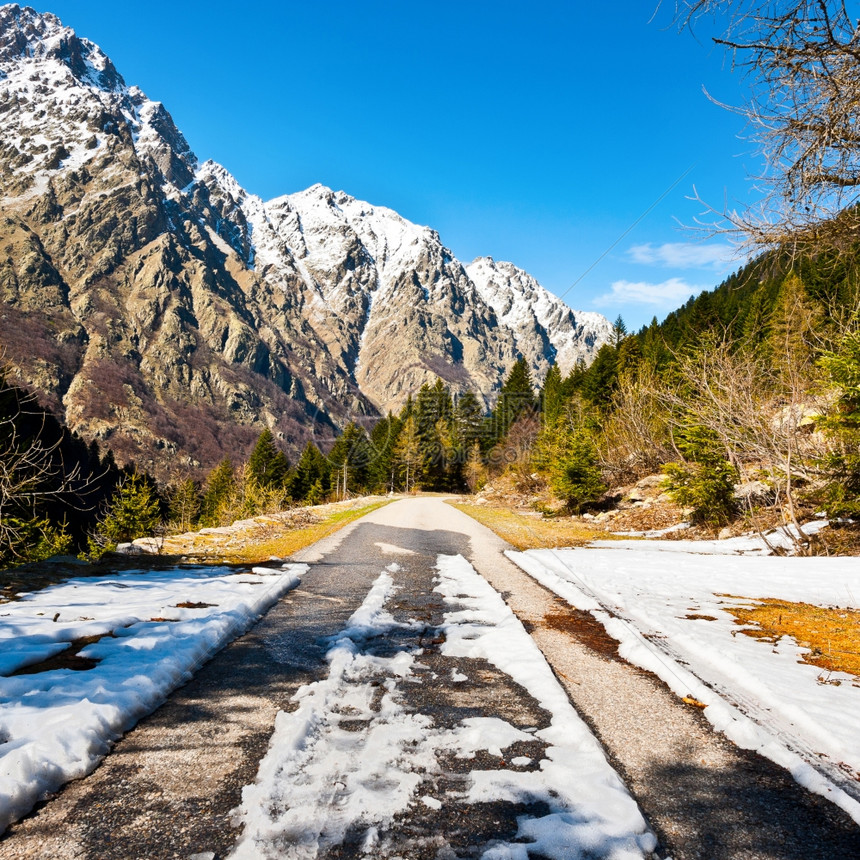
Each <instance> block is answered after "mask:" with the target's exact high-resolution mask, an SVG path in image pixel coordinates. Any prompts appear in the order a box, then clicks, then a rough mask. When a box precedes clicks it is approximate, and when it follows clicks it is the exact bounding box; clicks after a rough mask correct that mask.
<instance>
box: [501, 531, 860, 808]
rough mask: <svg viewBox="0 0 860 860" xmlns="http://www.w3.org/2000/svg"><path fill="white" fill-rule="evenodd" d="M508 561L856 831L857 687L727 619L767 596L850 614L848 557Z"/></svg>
mask: <svg viewBox="0 0 860 860" xmlns="http://www.w3.org/2000/svg"><path fill="white" fill-rule="evenodd" d="M507 555H508V556H509V557H510V558H511V560H512V561H514V562H516V563H517V564H518V565H519V566H520V567H521V568H522V569H523V570H525V571H526V572H527V573H529V574H530V575H532V576H533V577H534V578H535V579H536V580H537V581H538V582H540V583H541V584H543V585H545V586H546V587H547V588H549V589H551V590H552V591H554V592H555V593H556V594H558V595H559V596H560V597H562V598H563V599H564V600H566V601H567V602H568V603H570V604H571V605H572V606H575V607H576V608H578V609H582V610H586V611H589V612H591V613H592V614H593V615H594V617H595V618H596V619H597V620H599V621H600V622H601V623H602V624H603V625H604V627H605V628H606V630H607V632H608V633H609V634H610V635H611V636H613V637H614V638H615V639H617V640H618V641H619V643H620V646H619V653H620V655H621V656H622V657H624V658H625V659H627V660H629V661H630V662H632V663H635V664H636V665H639V666H642V667H643V668H645V669H648V670H649V671H652V672H654V673H655V674H656V675H658V676H659V677H660V678H661V679H662V680H664V681H665V682H666V684H667V685H668V686H669V687H670V688H671V689H672V690H673V691H674V692H675V693H677V694H678V695H679V696H692V697H693V698H695V699H698V700H699V701H701V702H702V703H704V704H705V705H706V706H707V707H706V708H705V710H704V713H705V716H706V717H707V718H708V719H709V720H710V721H711V723H712V724H713V725H714V726H715V728H717V729H718V730H720V731H722V732H724V733H725V734H726V735H727V736H728V737H729V738H731V739H732V740H733V741H734V742H735V743H737V744H738V745H739V746H741V747H743V748H746V749H753V750H756V751H757V752H759V753H761V754H762V755H764V756H766V757H768V758H770V759H771V760H773V761H775V762H776V763H777V764H780V765H782V766H783V767H785V768H787V769H788V770H789V771H790V772H791V773H792V775H793V776H794V777H795V779H797V781H798V782H799V783H801V784H802V785H804V786H805V787H806V788H808V789H810V790H812V791H815V792H816V793H819V794H822V795H824V796H825V797H828V798H829V799H830V800H832V801H833V802H834V803H836V804H837V805H839V806H840V807H841V808H843V809H844V810H845V811H846V812H847V813H848V814H849V815H851V816H852V818H854V820H855V821H857V822H858V823H860V803H859V802H858V798H860V789H858V786H857V779H858V777H860V735H858V732H857V714H858V713H860V686H858V683H860V682H858V680H857V679H856V678H854V677H853V676H852V675H847V674H844V673H836V672H834V673H827V672H823V671H822V670H821V669H819V668H817V667H816V666H813V665H810V664H808V663H803V662H801V657H802V654H803V653H804V649H802V648H800V647H799V646H798V645H797V644H796V643H795V642H794V641H793V640H791V639H790V638H789V637H783V638H782V639H781V640H779V641H778V642H776V643H771V642H765V641H762V640H758V639H753V638H751V637H749V636H744V635H742V634H741V633H740V631H741V629H742V628H740V626H739V625H738V624H737V623H736V622H735V620H734V616H733V615H732V614H731V613H730V611H729V608H730V607H732V606H738V605H748V603H749V601H750V600H754V599H756V598H759V599H761V598H766V597H772V598H777V599H782V600H787V601H793V602H806V603H812V604H815V605H819V606H848V607H858V598H860V566H858V564H857V559H856V558H780V557H758V558H746V557H737V556H720V555H699V554H691V553H687V554H683V553H679V552H678V551H677V548H675V547H672V549H671V551H670V552H661V551H660V547H659V546H654V545H653V544H651V543H650V542H641V547H640V548H639V549H637V548H635V547H634V546H631V545H628V546H627V547H625V548H624V549H623V550H617V549H614V548H613V549H592V548H583V549H572V550H529V551H527V552H508V553H507ZM846 789H847V793H846Z"/></svg>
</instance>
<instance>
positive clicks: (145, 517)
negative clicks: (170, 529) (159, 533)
mask: <svg viewBox="0 0 860 860" xmlns="http://www.w3.org/2000/svg"><path fill="white" fill-rule="evenodd" d="M160 522H161V504H160V501H159V498H158V495H157V493H156V491H155V486H154V482H153V481H152V480H151V479H150V478H148V476H145V475H141V474H139V473H138V472H132V473H131V474H130V475H128V476H127V477H126V478H125V480H123V481H122V483H121V484H120V485H119V487H118V488H117V490H116V492H115V493H114V495H113V496H112V497H111V500H110V502H109V503H108V506H107V510H106V511H105V514H104V516H103V517H102V518H101V520H99V522H98V524H97V526H96V530H95V533H94V534H93V536H92V538H91V541H90V554H91V555H95V556H98V555H100V554H101V553H102V552H105V551H110V550H114V549H116V547H117V545H118V544H121V543H129V542H131V541H133V540H136V539H137V538H140V537H147V536H149V535H151V534H153V533H154V531H155V527H156V526H157V525H158V524H159V523H160Z"/></svg>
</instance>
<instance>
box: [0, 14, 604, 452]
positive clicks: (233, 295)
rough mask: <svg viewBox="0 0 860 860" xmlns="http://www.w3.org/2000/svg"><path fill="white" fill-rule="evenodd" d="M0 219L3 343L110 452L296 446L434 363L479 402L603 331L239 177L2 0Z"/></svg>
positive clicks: (430, 249) (358, 210) (524, 293)
mask: <svg viewBox="0 0 860 860" xmlns="http://www.w3.org/2000/svg"><path fill="white" fill-rule="evenodd" d="M0 215H2V217H0V251H3V252H4V253H0V341H2V344H3V348H4V351H5V354H6V356H5V357H6V360H7V361H8V362H9V363H10V364H11V366H12V367H13V369H14V373H15V374H16V375H17V377H18V378H19V379H20V380H21V381H23V382H25V383H27V384H29V385H30V386H31V387H32V388H33V389H35V390H36V391H38V392H39V393H40V395H41V396H42V397H43V399H44V400H45V401H46V402H48V403H50V404H52V405H53V407H54V408H55V410H56V411H57V412H59V413H61V414H62V415H63V417H64V418H65V419H66V421H67V422H68V423H69V424H70V426H71V427H72V428H73V429H76V430H78V431H80V432H82V433H83V434H85V435H87V436H92V437H96V438H100V439H103V440H104V441H105V442H107V444H109V445H111V447H113V448H114V449H115V450H116V451H117V453H118V455H119V456H120V458H122V459H129V458H131V457H134V458H136V459H138V460H140V459H141V458H142V459H143V460H144V461H151V462H156V461H159V460H163V453H164V451H165V450H166V451H175V452H177V453H179V454H182V455H183V456H184V457H185V458H186V459H187V460H188V461H189V462H191V463H193V462H195V461H196V462H202V463H203V464H204V465H210V464H211V463H212V461H213V460H214V459H217V458H218V457H219V456H222V455H223V454H225V453H231V452H233V453H235V449H243V447H244V446H245V445H246V444H247V443H248V441H249V440H250V439H252V438H253V437H254V435H255V434H256V432H258V430H259V425H260V424H261V423H265V424H267V425H269V426H271V427H273V428H274V429H275V430H277V431H278V432H280V433H281V435H282V437H283V439H284V440H285V441H286V442H287V443H288V444H290V445H292V446H298V445H300V444H301V443H302V442H303V440H304V439H305V438H307V436H308V434H309V433H310V432H315V433H318V434H320V433H321V434H323V435H328V436H330V435H331V432H332V425H333V424H342V423H343V422H344V421H345V420H346V419H347V417H348V416H350V415H354V414H373V413H375V412H384V411H386V410H388V409H390V408H397V407H398V406H399V405H400V404H401V403H402V402H403V401H404V400H405V399H406V397H407V396H408V394H410V393H412V392H413V391H415V390H416V388H417V387H419V386H420V385H421V384H422V383H423V382H425V381H429V382H432V381H434V380H435V378H436V377H437V376H440V377H442V378H443V379H444V380H445V381H446V382H447V383H448V384H450V385H451V387H452V389H453V390H455V391H461V390H464V389H466V388H471V389H473V390H475V391H477V392H479V393H480V394H481V395H482V396H483V397H484V399H485V401H486V402H487V403H488V404H489V403H490V402H491V401H492V398H493V396H494V393H495V391H496V390H497V389H498V387H499V385H500V383H501V381H502V379H503V378H504V375H505V373H506V372H507V371H508V369H509V368H510V366H511V365H512V364H513V362H514V361H515V360H516V358H517V356H518V355H519V354H520V353H522V354H523V355H525V356H526V358H527V359H528V361H529V363H530V365H531V367H532V370H533V373H534V376H535V379H536V381H540V379H541V378H542V376H543V374H544V372H545V371H546V368H547V366H548V362H549V361H551V360H554V359H556V358H557V359H558V360H559V361H560V362H561V363H562V366H563V368H565V366H566V364H569V363H571V362H572V361H573V360H575V358H576V357H578V356H579V355H583V356H584V357H586V358H589V357H590V356H591V355H592V354H593V352H594V350H595V349H596V348H597V346H599V344H600V342H601V339H602V337H603V336H604V335H603V331H604V329H603V328H601V325H602V324H601V322H600V321H601V320H602V318H598V315H593V314H586V315H583V314H580V313H579V312H573V311H570V309H568V308H567V307H566V306H565V305H564V304H563V303H562V302H560V301H559V300H557V299H554V298H553V297H552V296H550V295H549V294H548V293H546V291H545V290H543V289H542V288H541V287H540V286H539V285H538V284H537V283H536V282H535V281H534V280H533V279H531V278H529V276H528V275H526V274H525V273H524V272H520V271H519V270H517V269H516V268H515V267H513V266H512V265H510V264H502V263H498V264H496V263H492V261H488V260H479V261H476V263H474V264H472V265H471V266H469V267H468V268H467V267H464V266H463V265H462V264H461V263H460V262H459V261H458V260H457V259H456V258H455V257H454V256H453V254H452V253H451V252H450V251H449V250H448V249H447V248H446V247H445V246H444V245H443V244H442V242H441V240H440V238H439V236H438V234H437V233H436V232H435V231H433V230H432V229H430V228H427V227H420V226H417V225H415V224H412V223H411V222H409V221H407V220H406V219H404V218H402V217H401V216H400V215H398V214H397V213H396V212H393V211H392V210H390V209H385V208H383V207H379V206H372V205H370V204H368V203H362V202H361V201H358V200H355V199H354V198H352V197H350V196H349V195H347V194H345V193H343V192H334V191H332V190H330V189H328V188H325V187H324V186H322V185H315V186H313V187H312V188H309V189H308V190H306V191H303V192H300V193H298V194H291V195H287V196H284V197H279V198H276V199H275V200H271V201H268V202H264V201H263V200H261V199H260V198H259V197H257V196H255V195H253V194H250V193H248V192H247V191H246V190H245V189H243V188H242V187H241V186H240V185H239V183H238V182H237V181H236V180H235V178H234V177H233V176H231V174H230V173H229V172H228V171H227V170H226V169H225V168H223V167H221V166H220V165H217V164H214V163H213V162H206V163H204V164H198V160H197V158H196V156H195V155H194V153H193V152H192V150H191V148H190V147H189V145H188V143H187V141H186V140H185V138H184V137H183V136H182V134H181V133H180V132H179V130H178V129H177V128H176V126H175V125H174V122H173V120H172V118H171V116H170V114H169V113H168V111H167V110H166V109H165V108H164V106H163V105H162V104H160V103H159V102H156V101H152V100H150V99H148V98H147V97H146V96H145V95H144V94H143V93H142V92H141V91H140V90H139V89H137V88H136V87H132V86H127V85H126V83H125V81H124V80H123V78H122V76H121V75H120V74H119V72H118V71H117V70H116V68H115V67H114V66H113V64H112V63H111V61H110V59H109V58H108V57H107V56H106V55H105V54H104V53H103V52H102V51H101V49H100V48H99V47H98V46H97V45H94V44H93V43H92V42H90V41H88V40H86V39H83V38H79V37H78V36H77V35H76V34H75V33H74V31H72V30H71V29H69V28H67V27H64V26H63V25H62V23H61V22H60V21H59V20H58V19H57V18H56V17H54V16H53V15H49V14H39V13H37V12H35V11H33V10H32V9H30V8H29V7H20V6H18V5H14V4H13V5H6V6H0ZM593 318H594V319H593ZM603 324H605V331H606V332H608V328H609V325H608V323H606V321H605V320H603ZM243 428H244V429H243ZM240 453H241V451H240Z"/></svg>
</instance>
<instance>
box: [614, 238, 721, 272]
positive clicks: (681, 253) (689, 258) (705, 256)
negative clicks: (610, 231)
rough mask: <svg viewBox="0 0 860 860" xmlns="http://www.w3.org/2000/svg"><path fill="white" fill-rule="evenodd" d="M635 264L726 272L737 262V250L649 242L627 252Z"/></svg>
mask: <svg viewBox="0 0 860 860" xmlns="http://www.w3.org/2000/svg"><path fill="white" fill-rule="evenodd" d="M627 254H628V256H629V257H630V259H631V260H632V261H633V262H634V263H644V264H645V265H649V266H666V267H667V268H671V269H725V268H728V267H729V266H730V265H731V264H732V263H733V262H734V263H737V262H738V260H737V252H736V250H735V248H734V247H732V246H731V245H727V244H725V243H720V244H710V245H705V244H703V243H700V242H665V243H664V244H662V245H653V244H652V243H651V242H646V243H645V244H643V245H634V246H633V247H632V248H628V249H627Z"/></svg>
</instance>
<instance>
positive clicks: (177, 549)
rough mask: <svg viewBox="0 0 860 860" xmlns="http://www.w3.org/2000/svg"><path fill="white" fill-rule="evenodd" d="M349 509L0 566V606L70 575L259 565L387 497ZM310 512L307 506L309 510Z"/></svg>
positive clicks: (329, 507) (335, 508)
mask: <svg viewBox="0 0 860 860" xmlns="http://www.w3.org/2000/svg"><path fill="white" fill-rule="evenodd" d="M357 501H358V504H356V505H355V506H354V507H347V508H345V507H343V503H339V504H338V503H335V504H332V505H321V506H320V508H319V509H317V510H316V511H314V512H313V513H308V509H299V510H298V513H302V511H304V515H303V517H302V518H300V519H297V518H296V517H295V516H294V515H295V514H296V513H297V511H296V509H294V510H293V511H285V512H284V513H283V514H274V515H271V516H263V517H258V518H256V519H255V520H251V521H248V524H247V525H248V527H247V528H244V529H238V530H232V529H231V530H225V532H227V533H217V532H216V533H214V534H213V533H208V534H201V533H200V532H191V533H188V534H186V535H174V536H171V537H169V538H165V539H164V541H163V544H162V545H161V548H160V551H158V552H154V553H152V554H144V555H117V554H113V553H112V554H108V555H106V556H104V557H103V558H102V559H101V560H100V561H98V562H95V563H92V564H87V563H85V562H81V561H78V560H76V559H73V558H69V559H66V560H58V561H53V562H51V561H47V562H34V563H32V564H27V565H21V566H19V567H14V568H10V569H8V570H0V604H3V603H7V602H9V601H10V600H15V599H16V596H17V595H18V594H20V593H27V592H33V591H40V590H41V589H43V588H47V587H48V586H51V585H56V584H57V583H59V582H63V581H65V580H67V579H69V578H72V577H96V576H110V575H111V574H115V573H117V572H119V571H123V570H141V569H144V570H158V569H165V568H169V567H175V566H176V565H177V564H235V565H248V564H256V563H264V562H266V561H269V560H270V559H271V558H272V557H273V556H276V557H278V558H287V557H289V556H290V555H292V554H293V553H295V552H298V551H299V550H301V549H304V548H305V547H307V546H310V545H311V544H313V543H316V542H317V541H318V540H321V539H322V538H324V537H328V535H330V534H333V533H334V532H336V531H338V529H341V528H343V527H344V526H346V525H348V524H349V523H351V522H353V521H355V520H357V519H359V518H360V517H363V516H364V515H365V514H369V513H370V512H371V511H375V510H376V509H377V508H381V507H383V506H384V505H387V504H389V502H391V501H392V499H387V498H386V499H379V498H377V499H375V500H372V501H368V502H367V503H366V504H361V503H360V502H361V500H357ZM311 510H313V509H311Z"/></svg>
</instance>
